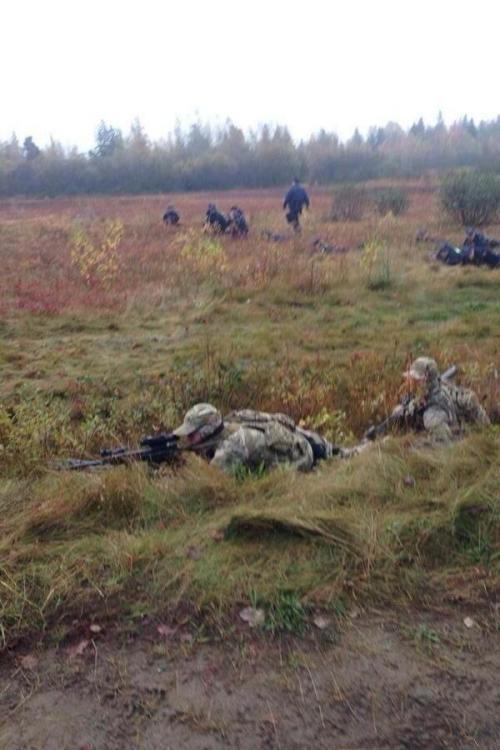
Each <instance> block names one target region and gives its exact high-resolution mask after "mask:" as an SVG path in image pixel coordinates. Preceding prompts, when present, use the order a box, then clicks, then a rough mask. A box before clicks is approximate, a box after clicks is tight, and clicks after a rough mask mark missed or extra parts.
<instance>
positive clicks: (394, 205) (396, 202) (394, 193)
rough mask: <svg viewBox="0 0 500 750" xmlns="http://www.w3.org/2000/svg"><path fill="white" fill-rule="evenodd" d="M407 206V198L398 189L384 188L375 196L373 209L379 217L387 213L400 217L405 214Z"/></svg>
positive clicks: (408, 203)
mask: <svg viewBox="0 0 500 750" xmlns="http://www.w3.org/2000/svg"><path fill="white" fill-rule="evenodd" d="M409 205H410V202H409V200H408V196H407V195H406V193H405V192H404V191H403V190H400V189H399V188H395V187H394V188H386V189H385V190H381V191H380V192H379V193H377V194H376V195H375V208H376V210H377V212H378V213H379V214H380V215H381V216H386V215H387V214H388V213H392V214H393V216H400V215H401V214H404V213H406V211H407V210H408V206H409Z"/></svg>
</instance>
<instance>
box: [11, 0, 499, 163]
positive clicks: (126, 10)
mask: <svg viewBox="0 0 500 750" xmlns="http://www.w3.org/2000/svg"><path fill="white" fill-rule="evenodd" d="M499 20H500V3H499V2H498V0H490V1H489V2H488V1H486V0H474V2H472V3H463V4H461V5H460V6H459V4H458V2H457V0H454V1H453V2H452V1H451V0H432V1H431V0H418V1H417V2H409V1H408V0H323V1H320V0H303V2H293V1H292V0H290V1H289V2H281V0H265V1H264V0H252V2H242V1H241V0H240V1H239V2H238V0H231V1H229V0H205V1H203V0H198V1H197V2H194V1H193V0H178V2H177V1H173V0H163V1H160V2H155V1H154V0H135V2H130V1H129V0H85V2H81V1H80V0H23V1H22V2H19V0H16V2H14V1H13V0H3V2H2V4H1V7H0V21H1V25H2V35H1V36H2V38H1V44H0V71H1V72H0V75H1V86H0V139H6V138H8V137H10V135H11V133H12V132H13V131H15V132H16V133H17V135H18V136H19V138H20V139H21V140H22V139H24V137H25V136H26V135H32V136H33V137H34V139H35V142H37V143H38V144H39V145H45V144H46V143H47V142H48V140H49V138H50V136H51V135H52V136H53V137H54V138H55V139H56V140H60V141H61V142H62V143H63V144H64V145H71V144H76V145H78V146H79V147H81V148H83V149H87V148H89V147H90V146H91V145H92V144H93V142H94V134H95V130H96V126H97V124H98V122H99V121H100V120H101V119H104V120H105V121H106V122H107V123H109V124H112V125H114V126H115V127H119V128H122V129H123V131H124V132H125V133H126V132H127V131H128V130H129V127H130V123H131V121H132V120H133V119H134V118H135V117H138V118H139V119H140V120H141V122H142V124H143V125H144V128H145V130H146V132H147V133H148V134H149V135H150V136H151V137H152V138H153V139H154V140H157V139H159V138H161V137H163V136H165V135H166V134H167V133H168V132H169V131H171V130H172V129H173V128H174V126H175V123H176V120H180V121H181V123H183V124H189V123H190V122H192V121H193V120H195V119H197V118H198V117H199V118H200V119H201V120H202V121H210V122H212V123H214V124H217V123H219V124H220V123H223V122H224V120H225V119H226V118H227V117H229V118H231V119H232V120H233V122H234V123H235V124H237V125H239V126H240V127H242V128H244V129H245V130H246V129H248V128H253V127H256V126H258V125H259V124H261V123H263V122H270V123H280V124H286V125H288V126H289V128H290V130H291V132H292V135H293V136H294V137H295V138H301V137H307V136H308V135H309V134H310V133H311V132H314V131H317V130H319V129H320V128H322V127H323V128H326V129H327V130H334V131H336V132H337V133H339V135H340V136H341V137H342V138H345V137H348V136H350V135H351V134H352V131H353V129H354V128H355V127H356V126H358V127H359V128H360V129H361V131H362V132H366V131H367V129H368V127H369V126H370V125H382V124H385V123H386V122H387V121H389V120H395V121H398V122H400V123H401V124H402V125H403V126H405V127H406V126H409V125H411V123H412V122H413V121H414V120H416V119H417V118H418V117H420V116H423V117H424V119H425V120H426V121H428V122H430V123H433V122H435V120H436V117H437V113H438V112H439V110H441V111H442V112H443V115H444V119H445V121H446V122H450V121H452V120H454V119H455V118H458V117H461V116H462V115H463V114H468V115H469V116H473V117H474V118H475V119H476V120H480V119H492V118H494V117H496V116H497V114H499V113H500V96H499V94H498V91H499V87H498V71H499V68H500V42H499V39H500V35H499V31H498V28H499V24H498V21H499Z"/></svg>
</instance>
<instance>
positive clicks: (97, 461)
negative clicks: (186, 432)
mask: <svg viewBox="0 0 500 750" xmlns="http://www.w3.org/2000/svg"><path fill="white" fill-rule="evenodd" d="M178 440H179V438H178V437H177V435H173V434H172V433H162V434H160V435H150V436H148V437H145V438H143V439H142V440H141V441H140V443H139V445H140V447H139V448H135V449H130V448H123V447H120V448H105V449H103V450H102V451H101V454H100V458H92V459H79V458H68V459H66V460H64V461H62V462H60V463H58V464H56V465H55V468H56V469H61V470H63V469H70V470H74V471H80V470H83V469H96V468H100V467H102V466H116V465H118V464H128V463H131V462H133V461H146V462H147V463H148V464H152V465H153V466H159V464H163V463H172V462H173V461H174V460H175V458H176V457H177V456H178V455H179V453H180V451H181V450H182V449H181V448H180V446H179V445H178Z"/></svg>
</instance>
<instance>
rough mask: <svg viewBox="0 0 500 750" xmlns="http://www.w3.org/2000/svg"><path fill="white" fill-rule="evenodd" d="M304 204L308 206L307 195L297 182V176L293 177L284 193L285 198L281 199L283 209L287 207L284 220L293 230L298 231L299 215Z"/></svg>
mask: <svg viewBox="0 0 500 750" xmlns="http://www.w3.org/2000/svg"><path fill="white" fill-rule="evenodd" d="M304 206H306V208H309V196H308V195H307V193H306V191H305V190H304V188H303V187H302V185H301V184H300V183H299V180H298V178H297V177H295V178H294V181H293V185H292V186H291V188H290V190H289V191H288V193H287V194H286V195H285V200H284V201H283V210H285V211H286V209H288V212H287V214H286V220H287V221H288V223H289V224H291V225H292V227H293V230H294V232H299V231H300V221H299V217H300V214H301V213H302V209H303V208H304Z"/></svg>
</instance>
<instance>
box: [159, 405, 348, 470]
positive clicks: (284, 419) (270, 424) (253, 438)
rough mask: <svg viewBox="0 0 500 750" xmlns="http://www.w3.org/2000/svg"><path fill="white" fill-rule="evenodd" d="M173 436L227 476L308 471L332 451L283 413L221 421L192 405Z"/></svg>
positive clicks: (245, 413) (236, 415) (247, 413)
mask: <svg viewBox="0 0 500 750" xmlns="http://www.w3.org/2000/svg"><path fill="white" fill-rule="evenodd" d="M173 434H174V435H177V436H178V437H185V438H187V441H188V443H189V445H191V446H193V447H194V446H197V447H199V450H200V453H202V454H203V455H205V457H206V458H207V459H208V460H209V461H210V463H211V464H213V465H214V466H217V467H218V468H220V469H222V471H225V472H227V473H234V472H235V471H237V470H238V468H239V467H241V466H244V467H245V468H247V469H250V470H257V469H260V468H265V469H270V468H273V467H275V466H278V465H279V464H287V465H289V466H291V467H293V468H294V469H297V470H298V471H310V470H311V469H312V468H313V466H314V464H315V460H316V459H317V458H319V457H321V458H330V457H331V456H332V454H333V452H334V448H333V446H332V445H331V444H330V443H329V442H328V441H327V440H325V439H324V438H322V437H321V436H320V435H317V434H316V433H308V432H306V431H305V430H301V429H300V428H299V427H297V426H296V425H295V422H294V421H293V419H291V418H290V417H288V416H286V414H268V413H266V412H260V411H253V410H251V409H244V410H241V411H234V412H231V414H229V415H228V416H227V417H226V418H225V419H223V418H222V415H221V413H220V412H219V411H218V410H217V409H216V408H215V407H214V406H212V405H211V404H196V405H195V406H193V408H192V409H190V410H189V411H188V412H187V413H186V416H185V418H184V422H183V424H182V425H181V426H180V427H179V428H178V429H177V430H174V433H173Z"/></svg>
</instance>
